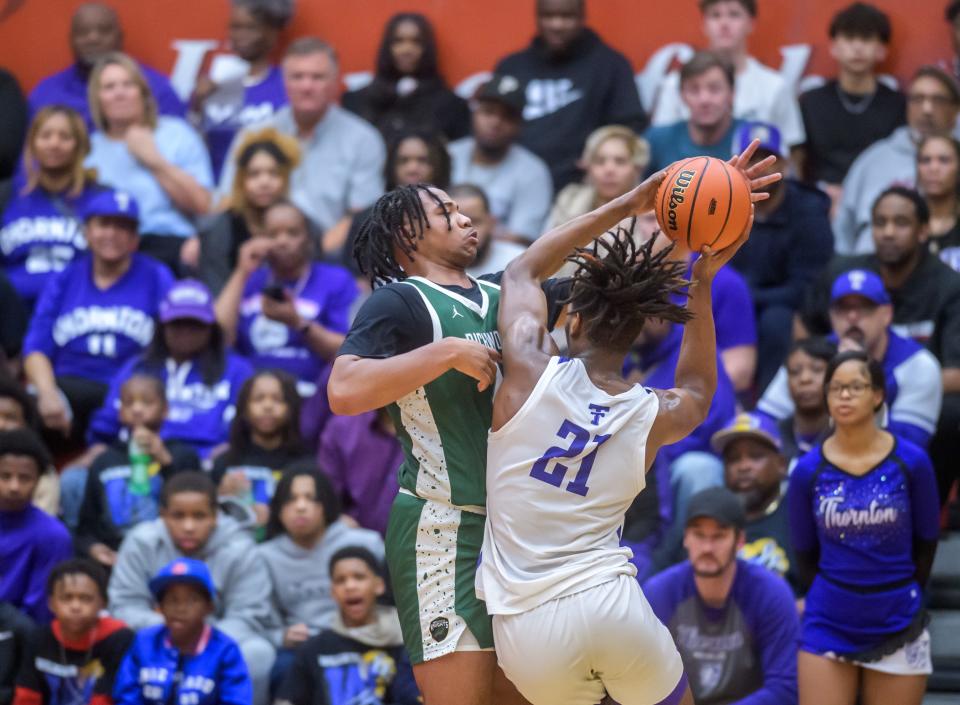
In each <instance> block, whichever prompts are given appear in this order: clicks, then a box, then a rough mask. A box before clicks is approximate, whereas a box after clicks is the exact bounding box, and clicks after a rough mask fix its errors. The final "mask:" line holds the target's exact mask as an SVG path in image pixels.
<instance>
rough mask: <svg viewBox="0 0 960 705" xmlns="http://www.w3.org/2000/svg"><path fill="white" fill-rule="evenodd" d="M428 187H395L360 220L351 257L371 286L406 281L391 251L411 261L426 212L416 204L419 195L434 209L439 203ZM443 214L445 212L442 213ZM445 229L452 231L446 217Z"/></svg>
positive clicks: (422, 229)
mask: <svg viewBox="0 0 960 705" xmlns="http://www.w3.org/2000/svg"><path fill="white" fill-rule="evenodd" d="M432 189H433V187H432V186H431V185H430V184H410V185H404V186H398V187H397V188H395V189H393V190H392V191H388V192H387V193H385V194H384V195H382V196H380V198H378V199H377V201H376V203H374V204H373V207H372V208H371V209H370V213H369V214H368V215H367V216H366V218H364V220H363V222H362V223H361V224H360V229H359V231H358V232H357V239H356V241H355V242H354V245H353V257H354V259H355V260H356V261H357V265H358V266H359V267H360V271H361V272H362V273H363V274H365V275H367V276H369V277H370V281H371V282H372V283H373V285H374V286H376V285H377V284H385V283H387V282H390V281H393V280H397V279H406V277H407V274H406V272H404V271H403V268H402V267H401V266H400V265H399V264H398V263H397V259H396V257H395V256H394V253H393V248H394V247H398V248H400V251H401V252H403V253H404V254H405V255H407V256H408V257H409V258H410V259H413V253H414V252H416V250H417V240H419V239H420V238H422V237H423V231H424V229H426V227H427V212H426V210H424V208H423V201H421V200H420V192H421V191H424V192H425V193H427V194H429V196H430V198H431V199H432V200H433V201H434V202H435V203H436V204H437V205H438V206H443V201H441V200H440V198H439V197H438V196H437V194H436V193H434V191H433V190H432ZM444 210H446V209H444ZM447 227H448V228H449V227H452V225H451V223H450V214H449V213H447Z"/></svg>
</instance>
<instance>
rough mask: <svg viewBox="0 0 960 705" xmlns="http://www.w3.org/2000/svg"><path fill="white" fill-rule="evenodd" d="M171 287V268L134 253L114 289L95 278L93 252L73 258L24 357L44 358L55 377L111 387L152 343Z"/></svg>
mask: <svg viewBox="0 0 960 705" xmlns="http://www.w3.org/2000/svg"><path fill="white" fill-rule="evenodd" d="M172 284H173V275H172V274H171V273H170V270H169V269H167V267H166V266H165V265H163V264H161V263H160V262H157V261H156V260H155V259H152V258H150V257H147V256H146V255H141V254H134V255H133V258H132V261H131V262H130V268H129V269H127V271H126V272H125V273H124V274H123V275H122V276H121V277H120V278H119V279H118V280H117V281H115V282H114V283H113V284H112V285H111V286H109V287H108V288H106V289H100V288H99V287H98V286H97V285H96V283H95V282H94V280H93V259H92V257H91V256H90V255H89V254H85V255H82V256H80V257H78V258H77V259H75V260H74V261H73V263H72V264H71V265H70V266H69V267H67V268H66V269H65V270H63V271H62V272H60V273H59V274H58V275H57V276H56V277H54V279H53V281H52V282H51V283H50V285H49V286H48V287H47V288H46V289H44V291H43V293H42V294H41V295H40V299H39V300H38V301H37V308H36V313H35V315H34V317H33V318H32V319H31V321H30V328H29V329H28V330H27V337H26V339H25V340H24V342H23V356H24V357H26V356H27V355H29V354H30V353H32V352H40V353H43V354H44V355H46V356H47V357H48V358H49V359H50V362H51V364H52V365H53V371H54V374H56V375H57V376H58V377H59V376H62V375H68V376H75V377H83V378H85V379H89V380H93V381H96V382H102V383H103V384H107V383H108V382H110V380H111V379H112V378H113V376H114V374H116V372H117V369H119V368H120V366H122V365H123V363H125V362H126V361H127V360H129V359H130V358H131V357H133V356H134V355H136V354H137V353H139V352H140V351H142V350H143V349H144V348H145V347H146V346H147V345H148V344H149V343H150V341H151V340H152V339H153V329H154V319H155V318H156V316H157V313H158V310H159V307H160V302H161V301H162V300H163V297H164V296H165V295H166V293H167V289H169V288H170V287H171V286H172Z"/></svg>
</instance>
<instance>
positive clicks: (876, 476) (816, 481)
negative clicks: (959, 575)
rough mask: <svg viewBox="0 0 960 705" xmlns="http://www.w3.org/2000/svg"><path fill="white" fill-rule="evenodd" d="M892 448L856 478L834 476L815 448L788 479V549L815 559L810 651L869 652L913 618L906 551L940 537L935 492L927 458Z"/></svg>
mask: <svg viewBox="0 0 960 705" xmlns="http://www.w3.org/2000/svg"><path fill="white" fill-rule="evenodd" d="M894 438H895V444H894V447H893V450H891V452H890V453H889V455H888V456H887V457H886V458H884V459H883V460H882V461H881V462H880V463H879V464H878V465H876V466H875V467H874V468H873V469H871V470H869V471H868V472H866V473H865V474H863V475H859V476H858V475H852V474H850V473H848V472H846V471H845V470H843V469H841V468H838V467H837V466H835V465H834V464H833V463H831V462H830V461H829V460H828V459H827V458H826V457H825V456H824V454H823V446H822V445H820V446H817V447H816V448H814V449H813V450H811V451H810V452H809V453H807V454H806V455H805V456H803V457H802V458H801V459H800V460H799V461H798V462H797V465H796V466H795V467H794V469H793V472H792V473H791V475H790V484H789V489H788V492H787V501H788V503H789V508H790V529H791V539H792V541H793V548H794V550H795V551H796V552H797V553H801V552H807V553H809V552H815V551H818V552H819V556H820V558H819V564H818V567H817V578H816V579H815V580H814V583H813V586H812V587H811V588H810V591H809V593H808V594H807V598H806V607H805V611H804V618H803V630H802V639H801V643H802V645H803V646H804V648H807V649H808V650H811V651H814V652H818V653H823V652H826V651H833V652H836V653H839V654H844V653H848V654H849V653H857V652H862V651H867V650H869V649H871V648H873V647H876V646H878V645H879V644H881V643H882V642H883V641H884V640H885V637H888V636H890V635H894V634H896V633H897V632H900V631H903V630H904V629H907V628H908V627H909V626H910V625H911V623H912V622H913V620H914V619H915V617H916V616H917V612H918V611H919V610H920V608H921V599H922V598H921V594H920V586H918V585H917V584H916V582H915V581H914V580H913V576H914V573H915V572H916V566H915V564H914V562H913V548H914V541H915V539H916V540H920V541H935V540H936V539H937V537H938V535H939V520H940V503H939V500H938V499H937V483H936V478H935V476H934V472H933V466H932V465H931V463H930V459H929V458H928V457H927V454H926V452H924V451H923V450H922V449H921V448H919V447H918V446H915V445H914V444H913V443H911V442H910V441H907V440H904V439H903V438H899V437H896V436H895V437H894Z"/></svg>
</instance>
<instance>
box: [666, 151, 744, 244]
mask: <svg viewBox="0 0 960 705" xmlns="http://www.w3.org/2000/svg"><path fill="white" fill-rule="evenodd" d="M655 211H656V215H657V221H658V222H659V223H660V229H661V230H662V231H663V232H664V233H665V234H666V235H667V237H669V238H670V239H672V240H676V241H678V242H679V243H680V244H681V245H685V246H686V247H687V248H688V249H690V250H691V251H693V252H699V251H700V248H701V247H703V246H704V245H709V246H710V247H711V248H712V249H713V250H714V251H716V250H722V249H723V248H724V247H726V246H727V245H730V244H732V243H733V242H735V241H736V239H737V238H738V237H740V235H741V234H742V233H743V229H744V227H746V225H747V219H748V218H749V217H750V185H749V184H748V183H747V180H746V178H745V177H744V176H743V174H742V173H741V172H740V171H738V170H737V169H735V168H734V167H732V166H730V165H729V164H727V163H726V162H725V161H723V160H721V159H715V158H714V157H692V158H690V159H683V160H681V161H679V162H677V163H676V164H674V165H673V166H672V167H670V170H669V171H668V172H667V175H666V177H665V178H664V179H663V181H662V182H661V183H660V187H659V188H658V189H657V198H656V206H655Z"/></svg>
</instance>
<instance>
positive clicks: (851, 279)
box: [830, 269, 890, 306]
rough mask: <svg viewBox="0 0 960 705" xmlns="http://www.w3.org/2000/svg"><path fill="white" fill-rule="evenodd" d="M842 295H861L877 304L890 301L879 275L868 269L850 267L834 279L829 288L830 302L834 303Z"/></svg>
mask: <svg viewBox="0 0 960 705" xmlns="http://www.w3.org/2000/svg"><path fill="white" fill-rule="evenodd" d="M844 296H862V297H863V298H865V299H869V300H870V301H872V302H873V303H875V304H877V306H883V305H885V304H889V303H890V294H888V293H887V289H886V287H884V285H883V280H882V279H881V278H880V275H878V274H877V273H876V272H871V271H870V270H869V269H851V270H850V271H849V272H844V273H843V274H841V275H840V276H839V277H837V278H836V280H834V282H833V287H832V288H831V289H830V303H831V304H833V303H836V302H837V301H839V300H840V299H842V298H843V297H844Z"/></svg>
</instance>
